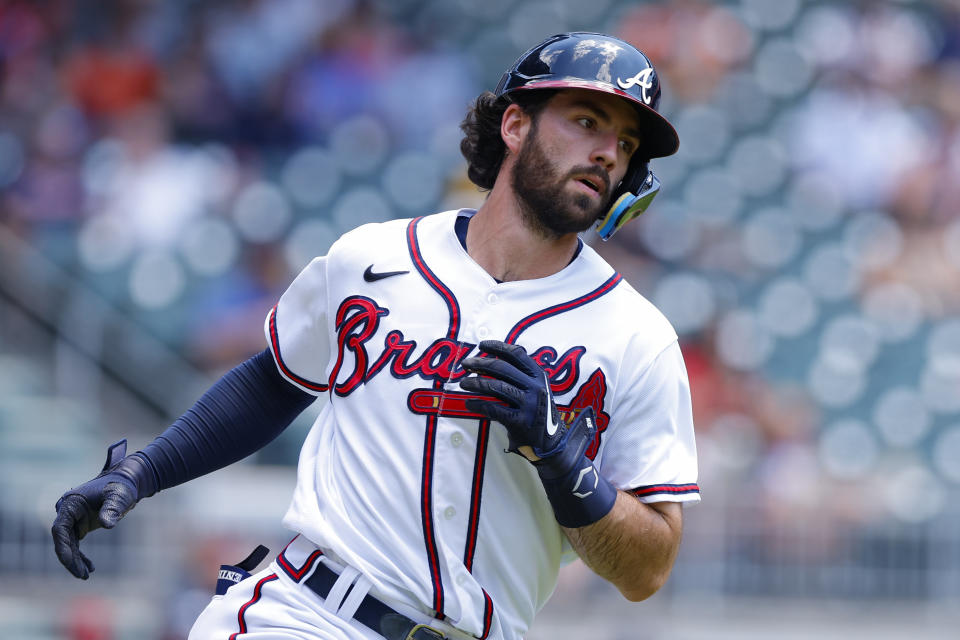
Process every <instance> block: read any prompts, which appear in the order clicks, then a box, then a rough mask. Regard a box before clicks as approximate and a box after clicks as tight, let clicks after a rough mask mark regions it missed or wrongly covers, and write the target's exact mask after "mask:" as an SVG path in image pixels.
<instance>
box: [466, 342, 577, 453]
mask: <svg viewBox="0 0 960 640" xmlns="http://www.w3.org/2000/svg"><path fill="white" fill-rule="evenodd" d="M480 349H481V350H483V351H484V352H486V353H487V354H489V355H490V356H493V357H474V358H466V359H465V360H464V361H463V362H461V363H460V366H462V367H463V368H464V369H465V370H467V371H469V372H471V373H476V374H481V375H483V376H489V377H480V375H475V376H470V377H468V378H464V379H463V380H461V381H460V386H461V387H462V388H463V389H466V390H467V391H473V392H475V393H478V394H484V395H488V396H493V397H494V398H498V399H499V400H502V401H503V403H506V404H503V403H500V402H496V401H494V400H487V399H480V398H475V399H470V400H467V402H466V404H467V408H468V409H470V410H471V411H476V412H477V413H482V414H483V415H485V416H487V417H488V418H490V419H491V420H496V421H497V422H499V423H500V424H502V425H503V426H505V427H506V428H507V433H508V435H509V438H510V448H509V451H512V452H514V453H520V454H521V455H523V456H525V457H526V458H527V459H529V460H530V461H531V462H533V461H536V460H539V459H540V458H547V457H549V456H551V455H553V454H554V453H556V452H557V450H558V449H559V448H560V446H561V443H562V442H563V441H564V439H565V438H564V436H565V434H566V431H567V425H565V424H564V423H563V422H561V420H560V412H559V411H557V405H556V403H555V402H554V400H553V393H551V391H550V381H549V380H548V379H547V374H546V372H545V371H544V370H543V369H541V368H540V365H538V364H537V363H536V361H535V360H534V359H533V358H531V357H530V356H529V355H527V352H526V351H525V350H524V348H523V347H521V346H519V345H515V344H507V343H505V342H500V341H499V340H484V341H483V342H481V343H480Z"/></svg>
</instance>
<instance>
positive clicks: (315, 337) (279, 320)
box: [264, 257, 330, 395]
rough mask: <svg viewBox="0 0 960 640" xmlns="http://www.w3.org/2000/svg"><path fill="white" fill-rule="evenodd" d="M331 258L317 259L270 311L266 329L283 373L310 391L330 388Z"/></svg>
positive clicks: (298, 385) (269, 342)
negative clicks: (329, 305) (328, 296)
mask: <svg viewBox="0 0 960 640" xmlns="http://www.w3.org/2000/svg"><path fill="white" fill-rule="evenodd" d="M328 315H329V314H328V305H327V258H326V257H319V258H314V259H313V261H312V262H310V264H308V265H307V266H306V268H305V269H304V270H303V271H301V272H300V274H299V275H298V276H297V277H296V278H295V279H294V281H293V282H292V283H291V284H290V287H289V288H288V289H287V290H286V291H285V292H284V293H283V295H282V296H280V300H279V302H277V304H276V305H275V306H274V307H273V308H272V309H271V310H270V312H269V313H268V314H267V319H266V321H265V323H264V332H265V333H266V336H267V343H268V344H269V345H270V352H271V353H272V354H273V360H274V363H275V364H276V365H277V369H278V370H279V371H280V373H281V375H283V377H284V378H286V379H287V381H289V382H290V383H292V384H294V385H296V386H297V387H299V388H301V389H303V390H304V391H306V392H307V393H311V394H313V395H319V394H321V393H323V392H324V391H326V390H327V381H326V370H327V362H328V360H329V359H330V332H329V330H328V319H329V318H328Z"/></svg>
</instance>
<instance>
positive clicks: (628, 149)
mask: <svg viewBox="0 0 960 640" xmlns="http://www.w3.org/2000/svg"><path fill="white" fill-rule="evenodd" d="M635 148H636V146H635V145H634V144H633V143H632V142H630V141H629V140H621V141H620V149H622V150H623V152H624V153H628V154H629V153H633V150H634V149H635Z"/></svg>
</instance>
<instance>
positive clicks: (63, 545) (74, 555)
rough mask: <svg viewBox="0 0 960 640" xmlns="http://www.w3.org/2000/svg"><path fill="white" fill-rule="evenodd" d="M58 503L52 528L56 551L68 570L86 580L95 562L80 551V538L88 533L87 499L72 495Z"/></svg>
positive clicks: (61, 562)
mask: <svg viewBox="0 0 960 640" xmlns="http://www.w3.org/2000/svg"><path fill="white" fill-rule="evenodd" d="M58 505H59V509H58V510H57V518H56V520H54V521H53V527H52V528H51V529H50V532H51V534H52V535H53V549H54V552H55V553H56V554H57V559H58V560H60V564H62V565H63V566H64V567H66V568H67V571H69V572H70V573H72V574H73V575H74V576H76V577H77V578H80V579H81V580H86V579H87V578H89V577H90V573H91V572H92V571H93V563H92V562H90V560H89V559H88V558H87V557H86V556H85V555H83V553H82V552H81V551H80V540H81V539H82V538H83V536H84V535H86V533H87V527H86V520H87V503H86V500H84V499H83V497H82V496H78V495H71V496H67V497H66V498H64V499H63V500H62V501H61V502H60V503H58Z"/></svg>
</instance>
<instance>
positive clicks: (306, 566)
mask: <svg viewBox="0 0 960 640" xmlns="http://www.w3.org/2000/svg"><path fill="white" fill-rule="evenodd" d="M287 546H290V545H287ZM285 552H286V548H284V550H283V551H281V552H280V555H278V556H277V564H279V565H280V568H281V569H283V571H284V572H285V573H286V574H287V575H288V576H290V578H291V579H292V580H293V581H294V582H300V581H301V580H303V576H305V575H307V572H308V571H310V568H311V567H312V566H313V563H314V562H316V560H317V558H319V557H320V556H322V555H323V552H322V551H320V549H317V550H316V551H314V552H313V553H311V554H310V555H309V556H308V557H307V560H306V562H304V563H303V566H302V567H300V568H299V569H294V568H293V565H292V564H290V561H289V560H287V558H286V556H284V555H283V554H284V553H285Z"/></svg>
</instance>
